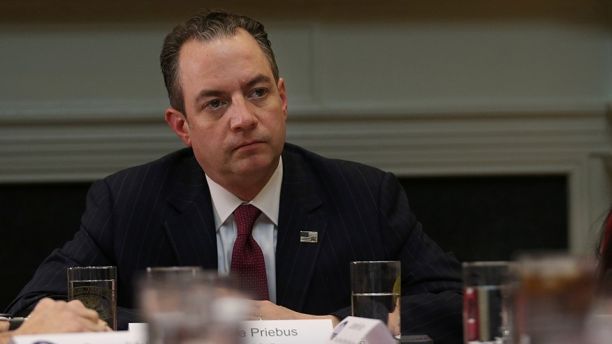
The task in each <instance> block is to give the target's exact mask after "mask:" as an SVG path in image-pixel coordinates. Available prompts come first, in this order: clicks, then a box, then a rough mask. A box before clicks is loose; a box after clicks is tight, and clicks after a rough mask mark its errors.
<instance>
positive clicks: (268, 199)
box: [206, 156, 283, 231]
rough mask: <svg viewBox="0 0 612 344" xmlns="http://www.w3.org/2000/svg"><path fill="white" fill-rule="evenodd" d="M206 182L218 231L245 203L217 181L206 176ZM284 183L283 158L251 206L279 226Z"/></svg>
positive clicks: (251, 202)
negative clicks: (281, 194)
mask: <svg viewBox="0 0 612 344" xmlns="http://www.w3.org/2000/svg"><path fill="white" fill-rule="evenodd" d="M206 182H207V183H208V188H209V189H210V197H211V199H212V203H213V213H214V216H215V228H216V230H217V231H218V230H219V228H220V227H221V225H223V224H224V223H225V221H227V219H228V218H229V217H230V215H232V213H233V212H234V210H235V209H236V208H238V206H239V205H241V204H242V203H244V202H243V201H242V200H241V199H240V198H238V197H236V195H234V194H233V193H231V192H229V191H227V190H226V189H225V188H224V187H222V186H221V185H219V184H217V183H216V182H215V181H213V180H212V179H210V177H208V176H207V175H206ZM282 182H283V157H282V156H281V157H280V159H279V161H278V166H277V167H276V170H274V173H273V174H272V177H270V179H269V180H268V182H267V183H266V185H265V186H264V187H263V188H262V189H261V191H259V193H258V194H257V196H255V198H253V200H252V201H250V202H248V203H249V204H252V205H254V206H255V207H257V209H259V210H261V212H262V213H263V214H264V215H266V217H267V218H268V219H269V220H270V221H271V222H272V223H274V225H275V226H278V212H279V207H280V192H281V185H282Z"/></svg>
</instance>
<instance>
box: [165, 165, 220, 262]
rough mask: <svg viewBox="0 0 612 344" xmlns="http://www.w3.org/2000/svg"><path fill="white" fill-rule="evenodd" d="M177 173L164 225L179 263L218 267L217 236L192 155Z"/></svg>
mask: <svg viewBox="0 0 612 344" xmlns="http://www.w3.org/2000/svg"><path fill="white" fill-rule="evenodd" d="M180 174H182V175H180V176H177V177H176V179H175V180H176V183H175V184H174V185H173V186H172V190H173V192H174V194H173V196H172V197H170V198H169V200H168V201H169V205H170V207H171V211H170V214H172V215H170V216H168V218H167V220H166V223H165V229H166V233H167V235H168V238H169V240H170V243H171V245H172V248H173V249H174V252H175V254H176V258H177V263H178V264H179V265H195V266H201V267H202V268H204V269H213V270H216V269H217V236H216V233H215V220H214V215H213V210H212V201H211V199H210V191H209V189H208V184H207V183H206V180H205V178H204V173H203V172H202V169H201V168H200V167H199V165H198V164H197V162H196V161H195V159H192V161H190V163H189V166H187V167H185V168H184V170H182V171H181V172H180Z"/></svg>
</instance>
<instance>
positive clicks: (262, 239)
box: [206, 157, 283, 303]
mask: <svg viewBox="0 0 612 344" xmlns="http://www.w3.org/2000/svg"><path fill="white" fill-rule="evenodd" d="M206 181H207V182H208V188H209V189H210V196H211V199H212V204H213V213H214V216H215V228H216V230H217V260H218V264H217V265H218V270H219V274H220V275H228V274H229V273H230V268H231V265H232V250H233V248H234V241H236V236H237V232H238V231H237V229H236V222H235V221H234V215H233V212H234V210H236V208H238V206H239V205H241V204H243V203H248V204H252V205H254V206H255V207H257V209H259V210H261V213H262V214H261V215H260V216H259V217H258V218H257V220H256V221H255V224H254V225H253V238H254V239H255V241H256V242H257V244H258V245H259V247H260V248H261V251H262V253H263V256H264V261H265V263H266V275H267V278H268V293H269V296H270V301H272V302H274V303H276V258H275V252H276V238H277V233H278V211H279V206H280V192H281V184H282V181H283V160H282V157H281V158H280V159H279V162H278V166H277V167H276V170H275V171H274V173H273V174H272V177H270V180H268V183H267V184H266V185H265V186H264V187H263V189H261V191H260V192H259V193H258V194H257V196H255V198H253V200H252V201H250V202H244V201H242V200H241V199H240V198H238V197H236V196H235V195H234V194H232V193H231V192H229V191H227V190H226V189H224V188H223V187H222V186H221V185H219V184H217V183H215V182H214V181H213V180H212V179H210V178H209V177H208V176H206Z"/></svg>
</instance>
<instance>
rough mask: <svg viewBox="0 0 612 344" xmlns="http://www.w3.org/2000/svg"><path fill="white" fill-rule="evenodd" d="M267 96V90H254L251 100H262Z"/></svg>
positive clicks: (261, 88)
mask: <svg viewBox="0 0 612 344" xmlns="http://www.w3.org/2000/svg"><path fill="white" fill-rule="evenodd" d="M267 94H268V89H267V88H263V87H260V88H256V89H254V90H253V91H252V92H251V98H263V97H265V96H266V95H267Z"/></svg>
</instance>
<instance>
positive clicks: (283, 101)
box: [276, 78, 287, 120]
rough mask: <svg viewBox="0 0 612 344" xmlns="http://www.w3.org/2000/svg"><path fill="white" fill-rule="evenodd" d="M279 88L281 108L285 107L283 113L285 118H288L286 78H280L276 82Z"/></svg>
mask: <svg viewBox="0 0 612 344" xmlns="http://www.w3.org/2000/svg"><path fill="white" fill-rule="evenodd" d="M276 87H277V88H278V95H279V96H280V99H281V108H282V109H283V115H284V117H285V120H286V119H287V90H285V80H284V79H283V78H278V83H277V84H276Z"/></svg>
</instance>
